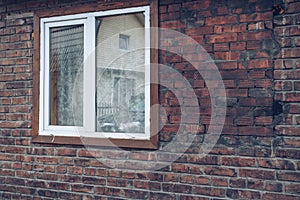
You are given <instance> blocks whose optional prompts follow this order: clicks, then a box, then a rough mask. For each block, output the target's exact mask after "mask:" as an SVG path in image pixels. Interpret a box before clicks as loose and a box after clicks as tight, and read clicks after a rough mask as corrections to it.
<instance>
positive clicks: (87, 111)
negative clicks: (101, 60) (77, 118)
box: [83, 16, 96, 132]
mask: <svg viewBox="0 0 300 200" xmlns="http://www.w3.org/2000/svg"><path fill="white" fill-rule="evenodd" d="M84 27H85V29H84V67H83V68H84V70H83V71H84V72H83V77H84V78H83V85H84V86H83V87H84V95H83V105H84V106H83V121H84V129H85V131H87V132H95V123H96V110H95V102H96V96H95V94H96V92H95V82H96V68H95V40H96V36H95V29H96V27H95V17H94V16H89V17H88V18H87V21H86V23H85V26H84Z"/></svg>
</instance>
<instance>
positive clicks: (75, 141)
mask: <svg viewBox="0 0 300 200" xmlns="http://www.w3.org/2000/svg"><path fill="white" fill-rule="evenodd" d="M157 137H158V136H157V135H155V136H153V137H151V138H150V140H138V139H114V138H96V137H84V138H81V137H74V136H72V137H67V136H53V135H51V136H48V135H38V136H36V137H33V138H32V143H47V144H68V145H88V146H106V147H125V148H139V149H158V144H157Z"/></svg>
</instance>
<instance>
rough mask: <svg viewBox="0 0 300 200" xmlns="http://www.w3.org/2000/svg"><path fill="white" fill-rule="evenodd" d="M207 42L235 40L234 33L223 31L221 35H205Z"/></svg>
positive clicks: (235, 35)
mask: <svg viewBox="0 0 300 200" xmlns="http://www.w3.org/2000/svg"><path fill="white" fill-rule="evenodd" d="M206 39H207V42H208V43H223V42H233V41H237V34H236V33H223V34H221V35H207V36H206Z"/></svg>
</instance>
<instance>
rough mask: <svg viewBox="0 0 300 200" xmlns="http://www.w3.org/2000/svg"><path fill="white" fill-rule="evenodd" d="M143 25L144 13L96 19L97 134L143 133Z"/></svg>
mask: <svg viewBox="0 0 300 200" xmlns="http://www.w3.org/2000/svg"><path fill="white" fill-rule="evenodd" d="M144 21H145V19H144V14H143V13H134V14H127V15H118V16H111V17H102V18H98V19H97V24H96V25H97V34H96V37H97V38H96V40H97V48H96V49H97V54H96V58H97V62H96V65H97V88H96V91H97V101H96V102H97V131H98V132H120V133H144V132H145V49H144V47H145V29H144V27H145V25H144ZM124 49H126V50H127V51H124Z"/></svg>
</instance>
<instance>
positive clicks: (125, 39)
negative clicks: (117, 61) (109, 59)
mask: <svg viewBox="0 0 300 200" xmlns="http://www.w3.org/2000/svg"><path fill="white" fill-rule="evenodd" d="M119 48H120V49H123V50H129V36H128V35H123V34H120V37H119Z"/></svg>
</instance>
